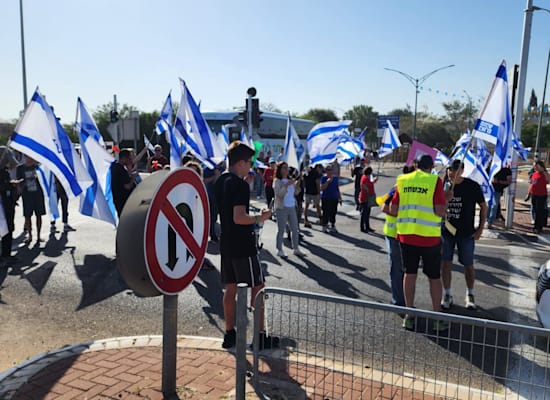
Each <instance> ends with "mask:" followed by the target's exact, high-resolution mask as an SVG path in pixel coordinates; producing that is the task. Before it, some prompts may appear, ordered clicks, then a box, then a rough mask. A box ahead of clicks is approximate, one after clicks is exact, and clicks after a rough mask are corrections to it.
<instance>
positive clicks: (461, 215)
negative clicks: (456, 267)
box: [441, 160, 487, 310]
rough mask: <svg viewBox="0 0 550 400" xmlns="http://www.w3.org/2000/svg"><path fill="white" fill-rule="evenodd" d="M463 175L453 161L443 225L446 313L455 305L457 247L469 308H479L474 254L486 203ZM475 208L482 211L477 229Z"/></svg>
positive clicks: (443, 279)
mask: <svg viewBox="0 0 550 400" xmlns="http://www.w3.org/2000/svg"><path fill="white" fill-rule="evenodd" d="M463 171H464V164H463V163H462V162H461V161H460V160H454V161H453V162H452V163H451V165H450V166H449V168H448V169H447V177H448V179H449V182H450V183H451V185H450V187H449V188H448V190H447V191H446V192H447V193H446V194H447V197H448V198H449V205H448V210H447V223H445V224H444V226H443V229H442V235H441V239H442V247H443V248H442V256H441V261H442V262H441V280H442V282H443V290H444V296H443V300H442V302H441V308H443V309H445V310H448V309H450V308H451V306H452V304H453V296H452V294H451V278H452V274H451V268H452V266H453V254H454V250H455V247H456V249H457V251H458V261H459V262H460V263H461V264H462V265H463V268H464V278H465V279H466V288H467V292H466V297H465V304H466V308H467V309H470V310H474V309H475V308H476V303H475V300H474V281H475V272H474V250H475V241H476V240H479V238H480V237H481V234H482V232H483V227H484V226H485V221H486V219H487V203H486V202H485V197H484V196H483V192H482V190H481V187H480V185H479V183H477V182H475V181H474V180H472V179H469V178H464V177H463V176H462V172H463ZM476 204H478V205H479V207H480V212H479V225H478V227H477V228H476V227H475V226H474V222H475V214H476ZM449 225H450V226H449Z"/></svg>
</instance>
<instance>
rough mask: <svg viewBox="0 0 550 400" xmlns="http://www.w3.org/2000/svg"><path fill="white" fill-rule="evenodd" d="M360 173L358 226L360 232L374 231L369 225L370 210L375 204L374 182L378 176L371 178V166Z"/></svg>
mask: <svg viewBox="0 0 550 400" xmlns="http://www.w3.org/2000/svg"><path fill="white" fill-rule="evenodd" d="M361 175H362V176H361V192H360V193H359V204H360V210H361V220H360V228H361V232H364V233H371V232H374V229H371V227H370V221H369V220H370V211H371V208H372V207H374V206H375V205H376V192H375V190H374V184H375V183H376V182H377V181H378V177H376V178H374V179H373V178H372V168H371V167H366V168H365V169H364V170H363V173H362V174H361Z"/></svg>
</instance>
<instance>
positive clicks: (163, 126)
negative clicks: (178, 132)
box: [155, 92, 173, 143]
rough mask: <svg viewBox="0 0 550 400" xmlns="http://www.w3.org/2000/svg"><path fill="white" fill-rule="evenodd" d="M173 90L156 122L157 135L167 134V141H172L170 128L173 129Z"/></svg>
mask: <svg viewBox="0 0 550 400" xmlns="http://www.w3.org/2000/svg"><path fill="white" fill-rule="evenodd" d="M172 112H173V108H172V92H170V93H168V96H167V97H166V100H165V101H164V105H163V106H162V110H161V111H160V115H159V117H158V119H157V122H156V123H155V130H156V132H157V135H159V136H161V135H162V134H165V135H166V141H167V142H168V143H170V130H171V129H172Z"/></svg>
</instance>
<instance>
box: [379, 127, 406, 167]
mask: <svg viewBox="0 0 550 400" xmlns="http://www.w3.org/2000/svg"><path fill="white" fill-rule="evenodd" d="M387 124H388V127H387V128H386V129H385V130H384V137H382V143H381V144H380V149H379V150H378V157H380V158H381V157H385V156H387V155H389V154H392V153H393V151H394V150H395V149H397V148H399V147H401V141H400V140H399V137H398V136H397V132H395V129H394V127H393V125H392V124H391V122H390V120H389V119H388V120H387Z"/></svg>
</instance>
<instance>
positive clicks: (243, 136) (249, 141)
mask: <svg viewBox="0 0 550 400" xmlns="http://www.w3.org/2000/svg"><path fill="white" fill-rule="evenodd" d="M239 140H240V141H241V142H242V143H244V144H246V145H247V146H248V147H250V148H251V149H252V150H254V151H255V150H256V148H255V147H254V141H253V140H252V138H251V137H249V136H248V135H247V134H246V131H245V130H244V128H241V134H240V135H239Z"/></svg>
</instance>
